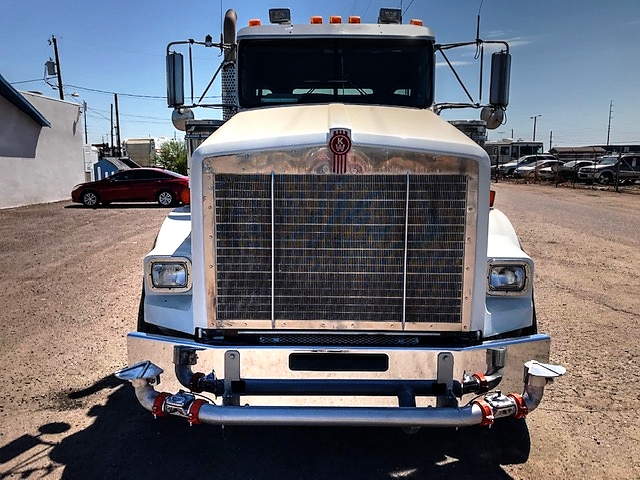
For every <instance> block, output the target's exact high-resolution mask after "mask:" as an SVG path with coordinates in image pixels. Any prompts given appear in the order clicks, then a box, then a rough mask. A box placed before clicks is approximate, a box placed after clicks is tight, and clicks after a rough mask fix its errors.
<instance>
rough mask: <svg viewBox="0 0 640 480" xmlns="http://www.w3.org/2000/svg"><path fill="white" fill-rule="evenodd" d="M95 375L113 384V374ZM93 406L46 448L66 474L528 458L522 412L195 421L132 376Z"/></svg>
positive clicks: (492, 462)
mask: <svg viewBox="0 0 640 480" xmlns="http://www.w3.org/2000/svg"><path fill="white" fill-rule="evenodd" d="M98 383H99V384H100V383H101V384H102V385H103V386H104V385H107V386H108V387H109V388H111V387H112V385H113V377H107V378H106V379H103V380H101V382H98ZM96 388H100V386H99V385H97V387H96ZM96 388H91V387H90V388H88V389H86V390H85V391H83V392H74V393H71V394H69V396H70V398H77V396H78V395H84V394H86V395H90V394H92V393H94V392H95V391H96ZM88 414H89V416H92V417H95V421H94V423H93V424H92V425H91V426H90V427H88V428H86V429H85V430H83V431H81V432H78V433H75V434H73V435H70V436H68V437H66V438H65V439H63V440H62V441H61V442H60V443H59V444H57V445H55V446H53V448H52V449H51V451H50V453H49V457H50V459H51V460H52V461H54V462H56V463H58V464H62V465H64V472H63V474H62V478H70V479H76V478H178V477H183V478H230V479H236V478H238V479H239V478H242V479H289V478H295V479H323V480H325V479H327V478H349V479H360V478H362V479H378V478H379V479H389V478H430V479H440V478H442V479H445V478H446V479H449V478H478V476H480V477H481V478H485V479H491V478H494V479H505V478H511V477H510V476H509V475H507V474H506V473H505V472H504V470H503V469H502V468H501V467H500V465H501V463H502V464H505V463H522V462H524V461H526V460H527V458H528V454H529V448H530V442H529V432H528V430H527V427H526V424H525V423H524V421H518V422H511V423H510V424H509V425H507V424H505V423H501V424H498V423H496V425H495V426H494V427H493V428H492V429H487V428H466V429H460V430H456V429H450V428H438V429H422V430H420V431H419V432H418V433H417V434H414V435H409V434H406V433H404V432H403V431H402V430H400V429H398V428H366V427H364V428H345V427H343V428H338V427H308V428H306V427H226V428H221V427H214V426H206V425H199V426H193V427H190V426H189V425H188V423H187V422H186V420H182V419H180V418H174V417H172V418H163V419H158V420H154V418H153V417H152V415H151V414H150V413H149V412H147V411H146V410H144V409H143V408H142V407H140V406H139V404H138V403H137V400H136V399H135V395H134V393H133V389H132V388H131V386H130V385H128V384H127V385H124V384H123V385H122V386H118V387H116V388H115V389H114V390H113V391H112V393H111V394H110V395H109V397H108V401H107V403H106V404H105V405H104V406H101V405H95V406H93V407H91V409H90V410H89V412H88ZM503 422H508V420H503Z"/></svg>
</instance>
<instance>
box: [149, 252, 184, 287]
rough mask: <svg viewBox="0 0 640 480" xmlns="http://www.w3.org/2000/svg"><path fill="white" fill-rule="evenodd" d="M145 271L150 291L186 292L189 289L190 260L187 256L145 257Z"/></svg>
mask: <svg viewBox="0 0 640 480" xmlns="http://www.w3.org/2000/svg"><path fill="white" fill-rule="evenodd" d="M145 272H146V275H145V278H146V280H147V287H148V288H149V289H150V290H152V291H156V292H186V291H188V290H190V289H191V262H190V260H189V259H188V258H181V257H180V258H176V257H151V258H147V259H145Z"/></svg>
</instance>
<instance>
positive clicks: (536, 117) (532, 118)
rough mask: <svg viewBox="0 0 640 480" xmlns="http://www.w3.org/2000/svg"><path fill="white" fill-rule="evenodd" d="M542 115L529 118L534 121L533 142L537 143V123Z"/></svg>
mask: <svg viewBox="0 0 640 480" xmlns="http://www.w3.org/2000/svg"><path fill="white" fill-rule="evenodd" d="M541 116H542V115H540V114H538V115H534V116H532V117H529V118H530V119H531V120H533V140H532V141H533V142H535V141H536V121H537V120H538V117H541Z"/></svg>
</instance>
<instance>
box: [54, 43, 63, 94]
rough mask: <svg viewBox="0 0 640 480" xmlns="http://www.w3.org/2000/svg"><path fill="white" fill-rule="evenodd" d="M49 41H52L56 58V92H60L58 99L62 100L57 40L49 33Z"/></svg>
mask: <svg viewBox="0 0 640 480" xmlns="http://www.w3.org/2000/svg"><path fill="white" fill-rule="evenodd" d="M51 43H53V54H54V56H55V58H56V71H57V74H58V93H59V94H60V100H64V92H63V91H62V73H61V72H60V57H58V42H57V41H56V37H54V36H53V35H51Z"/></svg>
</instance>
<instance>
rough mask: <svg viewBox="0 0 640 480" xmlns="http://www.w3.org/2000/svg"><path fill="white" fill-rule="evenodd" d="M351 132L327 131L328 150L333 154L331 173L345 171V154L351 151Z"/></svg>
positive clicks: (339, 129) (344, 130) (335, 129)
mask: <svg viewBox="0 0 640 480" xmlns="http://www.w3.org/2000/svg"><path fill="white" fill-rule="evenodd" d="M350 135H351V132H350V131H349V130H346V129H344V128H334V129H331V130H329V150H331V153H333V173H345V172H346V171H347V153H349V150H351V138H350Z"/></svg>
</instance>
